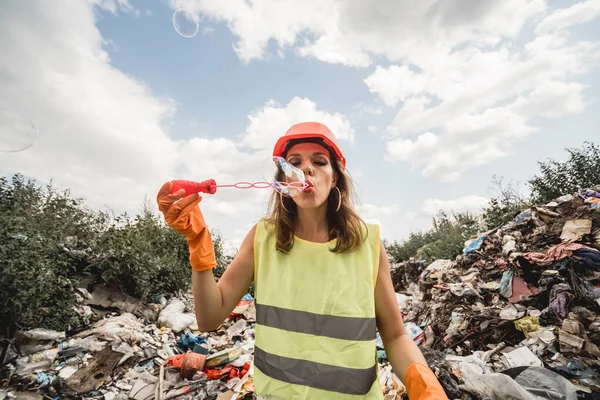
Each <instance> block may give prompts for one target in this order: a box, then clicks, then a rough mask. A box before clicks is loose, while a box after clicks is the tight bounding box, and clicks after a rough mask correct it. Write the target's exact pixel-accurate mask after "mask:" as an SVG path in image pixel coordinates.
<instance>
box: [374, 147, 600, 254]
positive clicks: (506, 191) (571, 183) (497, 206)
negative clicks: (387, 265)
mask: <svg viewBox="0 0 600 400" xmlns="http://www.w3.org/2000/svg"><path fill="white" fill-rule="evenodd" d="M566 151H567V153H568V154H569V158H568V160H566V161H564V162H558V161H555V160H546V161H542V162H539V163H538V165H539V168H540V174H539V175H535V176H534V177H533V178H531V179H530V180H529V181H528V185H529V187H530V189H531V194H530V195H529V196H526V195H523V194H521V193H520V192H519V190H518V188H517V187H516V186H515V185H514V184H512V183H511V184H509V185H507V186H505V185H503V183H502V179H498V178H496V177H494V178H493V180H492V184H493V187H494V189H495V191H496V193H495V194H494V196H493V197H492V198H491V200H490V202H489V204H488V206H487V207H486V208H485V209H484V210H483V213H482V214H480V215H477V216H474V215H471V214H465V213H458V214H454V215H453V217H452V218H449V217H448V216H447V215H446V214H444V213H440V214H439V215H438V216H437V217H435V218H434V219H433V227H432V228H431V229H429V230H425V231H421V232H414V233H411V234H410V235H409V237H408V239H407V240H404V241H402V242H398V241H395V242H392V243H385V245H386V249H387V250H388V253H389V254H390V255H391V256H392V257H393V258H394V260H395V261H396V262H400V261H404V260H408V259H410V258H411V257H419V258H421V259H425V260H427V261H429V262H431V261H434V260H436V259H454V258H455V257H456V256H457V255H459V254H460V253H461V252H462V249H463V246H464V242H465V240H466V239H468V237H469V236H470V235H472V234H476V233H477V232H478V230H488V229H493V228H496V227H499V226H502V225H503V224H505V223H507V222H508V221H510V220H512V219H513V218H514V217H515V216H516V215H517V214H518V213H519V212H520V211H522V210H524V209H527V208H529V207H531V206H532V205H534V204H543V203H545V202H548V201H550V200H552V199H555V198H557V197H560V196H562V195H566V194H573V193H575V192H577V191H579V190H582V189H586V188H591V187H594V186H595V185H598V184H600V146H598V145H596V144H594V143H591V142H584V144H583V146H582V147H581V148H580V149H566Z"/></svg>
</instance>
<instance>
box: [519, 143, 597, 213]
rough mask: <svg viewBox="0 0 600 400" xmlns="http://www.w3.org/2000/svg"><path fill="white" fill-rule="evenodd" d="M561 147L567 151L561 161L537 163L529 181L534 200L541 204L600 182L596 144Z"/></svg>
mask: <svg viewBox="0 0 600 400" xmlns="http://www.w3.org/2000/svg"><path fill="white" fill-rule="evenodd" d="M565 150H566V151H567V152H568V153H569V159H568V160H567V161H565V162H558V161H556V160H550V159H549V160H547V161H541V162H538V165H539V167H540V174H539V175H534V177H533V178H531V179H530V180H529V186H530V187H531V192H532V199H533V201H534V202H536V203H545V202H548V201H550V200H552V199H555V198H557V197H560V196H562V195H565V194H572V193H575V192H577V191H579V190H582V189H586V188H590V187H593V186H594V185H598V184H600V146H598V145H597V144H594V143H592V142H584V144H583V146H582V147H581V148H571V149H565Z"/></svg>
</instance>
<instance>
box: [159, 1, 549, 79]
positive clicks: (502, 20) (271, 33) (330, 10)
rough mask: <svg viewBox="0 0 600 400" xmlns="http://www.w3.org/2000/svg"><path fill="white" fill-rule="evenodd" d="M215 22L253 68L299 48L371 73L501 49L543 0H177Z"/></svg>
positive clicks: (174, 4)
mask: <svg viewBox="0 0 600 400" xmlns="http://www.w3.org/2000/svg"><path fill="white" fill-rule="evenodd" d="M170 4H171V7H172V8H173V9H176V8H180V7H186V8H188V9H191V10H193V11H195V12H197V13H198V14H201V15H203V16H206V17H208V18H212V19H216V20H219V21H225V22H226V23H227V26H228V27H229V29H230V30H231V32H232V33H233V34H234V35H235V36H236V37H237V38H238V41H237V43H236V44H235V45H234V49H235V51H236V52H237V54H238V56H239V57H240V59H241V60H243V61H245V62H249V61H251V60H254V59H263V58H266V57H268V56H269V54H268V53H267V48H268V45H269V44H270V42H271V41H272V43H273V44H275V45H276V46H277V48H276V51H277V52H279V50H287V49H289V48H294V49H295V50H296V51H297V52H298V53H299V54H301V55H303V56H306V57H315V58H317V59H319V60H321V61H324V62H328V63H340V64H344V65H348V66H352V67H365V66H368V65H370V64H371V63H372V60H373V57H374V56H385V57H387V58H388V59H390V60H392V61H399V60H401V59H407V60H409V61H410V62H412V63H416V64H420V63H427V62H429V61H428V60H431V58H432V57H434V58H435V57H436V55H438V54H446V53H447V52H448V51H450V49H452V48H453V47H454V46H456V45H458V44H461V43H464V42H477V43H483V44H493V43H497V42H498V41H499V40H500V38H501V37H514V36H516V35H517V34H518V32H519V31H520V29H521V27H522V26H523V24H524V23H525V22H526V21H527V20H528V19H529V18H530V17H532V16H536V15H539V14H540V13H542V12H543V11H544V10H545V3H544V1H543V0H491V1H485V2H483V1H478V0H460V1H458V2H453V3H452V4H451V5H450V3H447V2H444V1H440V0H422V1H419V2H416V3H415V2H413V1H409V0H402V1H392V0H377V1H372V0H307V1H303V2H302V5H301V6H300V7H299V6H298V3H297V2H295V1H293V0H277V1H254V2H247V1H242V0H237V1H236V0H231V1H226V2H224V1H217V0H212V1H211V0H208V1H205V0H202V1H201V0H171V2H170Z"/></svg>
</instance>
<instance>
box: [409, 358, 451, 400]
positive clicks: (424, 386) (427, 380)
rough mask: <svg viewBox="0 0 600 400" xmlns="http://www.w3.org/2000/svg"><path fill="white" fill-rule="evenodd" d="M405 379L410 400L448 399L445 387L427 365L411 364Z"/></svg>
mask: <svg viewBox="0 0 600 400" xmlns="http://www.w3.org/2000/svg"><path fill="white" fill-rule="evenodd" d="M404 381H405V382H404V386H406V392H407V393H408V398H409V400H438V399H439V400H448V396H446V392H444V388H443V387H442V385H441V384H440V382H439V381H438V379H437V377H436V376H435V374H434V373H433V371H432V370H431V369H430V368H429V367H428V366H426V365H423V364H420V363H412V364H410V365H409V366H408V370H407V371H406V378H405V379H404Z"/></svg>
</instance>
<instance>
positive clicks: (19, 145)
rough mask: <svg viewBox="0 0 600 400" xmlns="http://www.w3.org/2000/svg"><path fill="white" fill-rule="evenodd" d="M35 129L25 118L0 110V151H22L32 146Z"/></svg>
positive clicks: (35, 133) (9, 111)
mask: <svg viewBox="0 0 600 400" xmlns="http://www.w3.org/2000/svg"><path fill="white" fill-rule="evenodd" d="M36 138H37V129H36V127H35V125H34V124H33V122H31V121H30V120H29V119H28V118H27V117H25V116H24V115H21V114H19V113H17V112H14V111H11V110H0V151H4V152H16V151H23V150H25V149H28V148H29V147H31V146H33V143H34V142H35V139H36Z"/></svg>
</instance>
